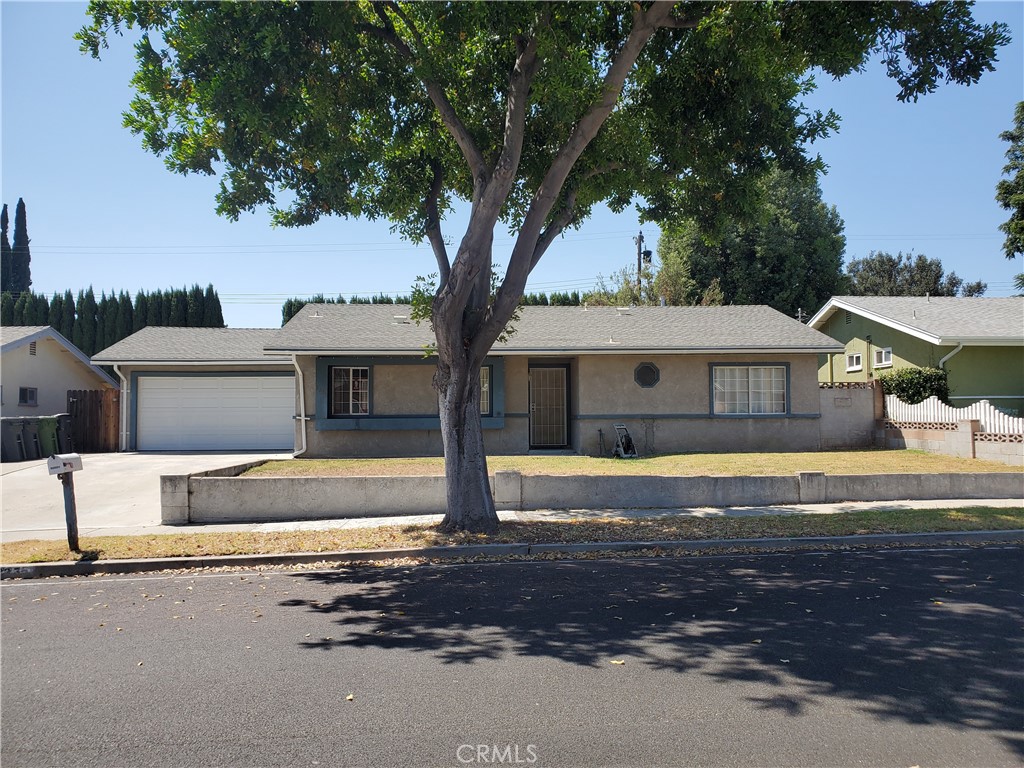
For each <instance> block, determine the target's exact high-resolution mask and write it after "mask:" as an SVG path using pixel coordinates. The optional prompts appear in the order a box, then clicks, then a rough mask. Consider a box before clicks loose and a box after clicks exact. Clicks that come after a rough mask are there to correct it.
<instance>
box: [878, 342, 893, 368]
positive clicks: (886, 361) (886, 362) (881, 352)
mask: <svg viewBox="0 0 1024 768" xmlns="http://www.w3.org/2000/svg"><path fill="white" fill-rule="evenodd" d="M891 367H892V347H882V348H881V349H876V350H875V368H891Z"/></svg>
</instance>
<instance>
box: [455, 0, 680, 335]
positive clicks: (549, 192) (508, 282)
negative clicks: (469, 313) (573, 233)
mask: <svg viewBox="0 0 1024 768" xmlns="http://www.w3.org/2000/svg"><path fill="white" fill-rule="evenodd" d="M673 7H674V3H671V2H659V3H654V4H653V5H652V6H650V7H649V8H648V9H647V10H646V11H645V10H643V9H642V8H641V7H640V6H639V5H636V6H634V10H633V28H632V29H631V30H630V33H629V36H628V37H627V38H626V42H625V43H624V44H623V46H622V48H621V49H620V50H619V53H618V54H617V55H616V56H615V59H614V60H613V61H612V64H611V66H610V67H609V69H608V71H607V73H606V75H605V78H604V82H603V85H602V89H601V95H600V97H599V98H598V99H597V100H596V101H595V102H594V103H593V104H592V105H591V106H590V108H589V109H588V110H587V112H586V113H585V114H584V115H583V117H581V118H580V120H579V122H578V123H577V124H576V127H575V128H574V129H573V131H572V133H571V134H570V135H569V138H568V139H567V140H566V142H565V144H563V145H562V147H561V149H559V151H558V154H557V155H556V156H555V159H554V160H553V161H552V163H551V167H550V168H548V172H547V174H545V176H544V180H543V181H542V182H541V184H540V186H539V187H538V189H537V192H536V193H535V194H534V198H533V202H532V203H531V204H530V210H529V211H528V212H527V214H526V218H525V219H524V221H523V226H522V227H521V228H520V230H519V236H518V238H517V239H516V244H515V246H514V247H513V249H512V255H511V258H510V259H509V266H508V269H507V270H506V272H505V280H504V281H503V282H502V285H501V288H500V289H499V290H498V295H497V296H496V297H495V300H494V304H493V306H492V311H491V313H490V316H489V318H488V320H487V322H486V323H485V325H484V326H483V327H482V328H481V331H480V333H479V334H478V335H477V337H476V338H475V339H474V342H473V343H474V347H476V346H479V347H480V348H482V349H485V350H486V349H488V348H489V347H490V345H491V344H493V343H494V340H495V339H497V338H498V336H499V335H500V334H501V331H502V330H503V329H504V326H505V322H504V320H503V318H508V317H510V316H511V314H512V312H513V311H514V310H515V307H516V305H517V304H518V303H519V298H520V296H522V293H523V290H524V288H525V286H526V278H527V277H528V276H529V274H530V270H531V269H532V268H533V266H534V265H535V264H536V260H537V258H539V256H537V248H538V246H540V244H541V236H542V235H541V229H542V227H543V226H544V222H545V221H546V220H547V219H548V216H549V215H550V213H551V210H552V208H553V207H554V204H555V202H556V200H557V198H558V195H559V192H560V190H561V189H562V186H563V185H564V184H565V181H566V179H567V178H568V177H569V173H570V172H571V171H572V168H573V166H574V165H575V163H576V161H577V160H578V159H579V157H580V155H581V154H582V153H583V150H585V149H586V148H587V145H588V144H590V142H591V141H593V139H594V137H595V136H596V135H597V132H598V131H599V130H600V129H601V126H602V125H603V124H604V122H605V120H607V119H608V116H609V115H611V113H612V111H613V110H614V109H615V105H616V104H617V103H618V100H619V96H621V94H622V89H623V87H624V85H625V82H626V77H627V76H628V75H629V72H630V71H631V70H632V68H633V66H634V64H636V60H637V59H638V58H639V56H640V52H641V51H642V50H643V48H644V46H645V45H646V44H647V41H648V40H650V38H651V36H652V35H653V34H654V32H655V31H656V30H657V29H659V28H660V27H662V26H665V25H666V24H667V23H669V22H670V20H672V9H673ZM673 23H674V22H673ZM552 223H553V224H554V223H557V222H552ZM564 226H565V225H563V227H564ZM551 232H552V237H551V238H550V239H549V240H548V241H547V243H546V244H545V246H544V247H547V245H550V241H551V240H553V239H554V236H555V234H556V233H555V232H554V230H551ZM542 253H543V251H542Z"/></svg>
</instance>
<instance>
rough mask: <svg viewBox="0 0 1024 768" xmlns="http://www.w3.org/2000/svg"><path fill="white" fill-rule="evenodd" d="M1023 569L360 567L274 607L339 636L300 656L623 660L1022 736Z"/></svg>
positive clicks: (795, 561) (894, 715)
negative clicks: (345, 651)
mask: <svg viewBox="0 0 1024 768" xmlns="http://www.w3.org/2000/svg"><path fill="white" fill-rule="evenodd" d="M1022 565H1024V550H1022V549H1019V548H1016V549H1013V551H1012V552H1007V551H1006V550H979V551H973V552H965V551H962V550H949V551H946V552H941V553H936V552H931V553H928V554H927V555H925V554H923V553H919V552H918V553H915V552H910V551H903V552H900V551H876V552H867V553H866V552H861V553H842V552H834V553H826V554H815V555H809V554H786V555H777V556H768V557H766V556H761V557H752V556H734V557H718V558H702V559H659V560H634V561H628V560H616V561H605V562H598V561H567V562H560V563H550V564H547V563H545V564H537V563H502V564H469V565H461V566H437V567H434V566H415V567H409V568H385V569H368V568H355V569H343V570H339V571H336V572H321V573H312V574H302V575H301V576H297V577H296V578H297V580H298V579H308V580H311V581H314V582H318V583H320V584H322V585H326V586H328V587H329V588H330V590H331V597H330V598H329V599H326V600H325V599H324V598H323V597H322V591H323V590H322V589H321V588H319V587H318V588H317V590H316V594H317V597H316V598H313V597H310V598H309V599H302V598H295V599H290V600H288V601H285V602H283V603H282V605H286V606H294V607H296V608H303V609H306V610H309V611H315V612H318V613H323V614H328V615H330V616H332V617H334V621H336V623H337V624H338V625H339V626H340V627H341V628H342V629H343V630H344V631H343V633H342V634H340V635H339V636H336V637H334V638H332V639H324V640H321V641H318V642H309V643H306V644H305V645H306V646H307V647H308V648H310V649H312V650H321V651H329V650H330V649H332V648H334V647H338V646H346V647H372V648H380V649H404V650H408V651H413V652H422V653H429V654H432V655H434V656H435V657H436V658H438V659H440V660H441V661H442V662H443V663H446V664H452V665H459V664H474V663H479V662H483V661H494V660H500V659H502V658H504V657H507V656H510V655H519V656H527V657H549V658H553V659H558V660H561V661H563V662H567V663H570V664H576V665H581V666H586V667H597V666H598V665H605V664H608V663H609V661H610V660H612V659H623V658H628V659H629V660H630V663H641V664H644V665H646V666H647V667H649V668H650V669H653V670H667V671H670V672H688V671H696V672H699V673H701V674H706V675H708V676H710V677H711V678H712V679H715V680H718V681H719V682H721V683H729V682H731V681H757V682H759V683H761V684H765V685H769V686H772V685H774V686H779V688H780V691H779V692H778V693H777V694H769V695H765V696H763V697H761V698H756V699H754V698H752V699H750V701H751V703H752V704H753V705H754V706H756V707H758V708H762V709H766V710H777V711H779V712H780V713H782V714H785V715H788V716H793V717H797V716H799V715H801V714H803V713H805V712H807V711H809V710H811V709H812V708H814V707H816V706H820V705H822V704H823V703H826V702H827V701H828V700H829V699H835V698H837V697H838V698H841V699H845V700H850V701H854V702H856V703H857V704H858V706H860V707H861V708H862V709H863V710H864V711H866V712H868V713H871V714H873V715H874V716H877V717H878V718H882V719H897V720H902V721H906V722H909V723H914V724H943V725H951V726H955V727H959V728H967V729H983V730H990V731H1009V732H1018V733H1019V731H1020V729H1021V726H1022V724H1024V706H1022V704H1024V675H1022V672H1021V664H1020V661H1021V659H1022V658H1024V632H1022V631H1021V629H1022V600H1021V576H1020V574H1021V573H1022V572H1024V568H1022ZM293 594H296V591H295V590H293ZM783 686H785V690H784V691H783V690H782V687H783ZM1003 738H1004V739H1005V740H1006V742H1007V743H1008V744H1009V745H1010V746H1011V748H1013V749H1014V750H1015V751H1016V753H1017V754H1019V755H1024V745H1022V742H1021V740H1020V739H1017V738H1015V737H1014V736H1012V735H1011V734H1003Z"/></svg>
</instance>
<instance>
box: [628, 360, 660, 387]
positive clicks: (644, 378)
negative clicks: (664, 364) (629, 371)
mask: <svg viewBox="0 0 1024 768" xmlns="http://www.w3.org/2000/svg"><path fill="white" fill-rule="evenodd" d="M633 379H634V381H636V383H637V384H639V385H640V386H641V387H644V388H647V389H649V388H651V387H653V386H654V385H655V384H657V383H658V382H659V381H660V380H661V371H659V370H658V366H656V365H655V364H654V363H640V365H638V366H637V367H636V370H634V371H633Z"/></svg>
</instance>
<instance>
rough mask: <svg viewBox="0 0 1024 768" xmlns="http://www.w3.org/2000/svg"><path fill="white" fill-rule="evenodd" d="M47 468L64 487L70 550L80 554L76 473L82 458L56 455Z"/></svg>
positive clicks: (48, 460) (73, 454) (80, 465)
mask: <svg viewBox="0 0 1024 768" xmlns="http://www.w3.org/2000/svg"><path fill="white" fill-rule="evenodd" d="M46 468H47V469H48V470H49V471H50V474H51V475H56V476H57V477H59V478H60V481H61V483H62V484H63V486H64V519H65V520H66V521H67V524H68V549H70V550H71V551H72V552H80V551H81V550H80V549H79V548H78V510H77V509H76V508H75V478H74V473H75V472H77V471H78V470H80V469H81V468H82V457H81V456H79V455H78V454H77V453H55V454H54V455H53V456H51V457H50V458H49V459H47V460H46Z"/></svg>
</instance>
